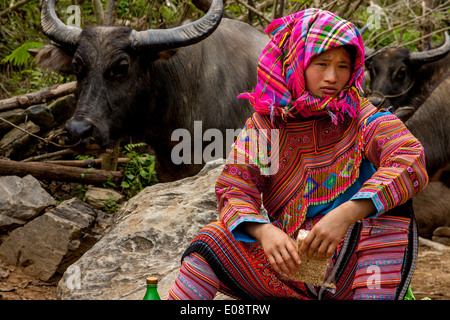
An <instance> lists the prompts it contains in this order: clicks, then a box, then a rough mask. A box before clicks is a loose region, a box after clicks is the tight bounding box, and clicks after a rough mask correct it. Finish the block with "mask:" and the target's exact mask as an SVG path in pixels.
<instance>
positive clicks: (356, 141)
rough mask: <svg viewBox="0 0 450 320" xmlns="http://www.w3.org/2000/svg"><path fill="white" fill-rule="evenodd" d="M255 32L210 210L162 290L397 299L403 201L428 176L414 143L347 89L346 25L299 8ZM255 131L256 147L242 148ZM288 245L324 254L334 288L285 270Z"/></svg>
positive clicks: (349, 41) (410, 225)
mask: <svg viewBox="0 0 450 320" xmlns="http://www.w3.org/2000/svg"><path fill="white" fill-rule="evenodd" d="M266 32H267V33H269V35H270V37H271V41H270V42H269V43H268V44H267V46H266V48H265V49H264V50H263V52H262V54H261V56H260V60H259V65H258V83H257V86H256V88H255V90H254V92H253V93H246V94H244V95H241V96H240V97H241V98H247V99H249V101H250V103H251V104H252V105H253V107H254V108H255V113H254V114H253V116H252V117H251V118H250V119H248V120H247V122H246V123H245V126H244V128H243V130H242V131H241V134H240V136H239V137H238V139H237V140H236V142H235V145H234V148H233V149H232V152H231V154H230V156H229V158H228V160H227V163H226V165H225V167H224V170H223V172H222V173H221V175H220V176H219V178H218V180H217V183H216V194H217V199H218V203H219V209H218V210H219V217H220V220H219V221H217V222H214V223H212V224H209V225H207V226H206V227H204V228H203V229H202V230H201V231H200V232H199V234H198V235H197V236H196V237H195V238H194V239H193V241H192V243H191V245H190V246H189V248H188V249H187V250H186V252H185V254H184V256H183V260H182V266H181V269H180V273H179V275H178V278H177V279H176V281H175V283H174V284H173V286H172V288H171V289H170V292H169V298H170V299H212V298H214V296H215V294H216V292H217V291H218V290H220V291H221V292H223V293H225V294H227V295H230V296H232V297H235V298H247V299H248V298H250V299H280V298H288V299H403V297H404V295H405V293H406V290H407V287H408V285H409V283H410V280H411V276H412V273H413V270H414V266H415V262H416V257H417V232H416V226H415V222H414V215H413V212H412V208H411V206H410V201H408V200H409V199H410V198H412V197H413V196H415V195H417V193H418V192H419V191H420V190H422V189H423V188H424V187H425V186H426V184H427V182H428V176H427V174H426V170H425V162H424V153H423V149H422V146H421V145H420V143H419V142H418V141H417V139H416V138H415V137H413V136H412V135H411V133H410V132H409V131H408V130H407V129H406V128H405V126H404V125H403V123H402V122H401V121H400V120H399V119H398V118H396V117H395V116H394V115H392V114H390V113H389V112H387V111H384V110H377V109H376V108H375V107H373V106H372V105H371V104H370V102H369V101H368V100H366V99H364V98H361V96H360V95H359V91H360V90H361V87H360V86H361V83H362V79H363V67H364V45H363V42H362V38H361V36H360V33H359V31H358V29H357V28H356V27H355V26H354V25H353V24H352V23H350V22H348V21H345V20H343V19H341V18H339V17H338V16H336V15H334V14H333V13H330V12H327V11H323V10H319V9H308V10H305V11H301V12H298V13H296V14H293V15H290V16H287V17H284V18H281V19H277V20H275V21H273V22H272V24H270V25H269V27H268V28H267V30H266ZM271 130H272V131H271ZM273 130H277V131H276V132H277V133H278V135H272V134H268V132H274V131H273ZM261 136H264V138H265V139H267V141H268V145H269V148H268V152H267V155H265V154H262V155H261V153H264V152H262V149H263V148H261V150H260V149H256V150H257V152H256V153H255V152H253V151H254V150H255V143H256V144H257V141H260V140H259V138H260V137H261ZM259 147H261V146H259ZM259 147H258V148H259ZM262 158H267V159H269V160H272V162H275V160H274V159H277V161H278V163H277V166H276V168H275V170H273V168H271V170H267V169H268V165H267V163H266V165H264V163H265V162H264V161H261V159H262ZM272 164H273V163H272ZM261 205H263V206H264V208H265V209H266V210H267V214H268V218H267V217H266V216H264V215H262V214H261V213H260V211H261V210H260V209H261ZM300 229H306V230H310V232H309V234H308V236H307V237H306V238H305V240H304V241H303V244H302V246H301V248H300V252H298V251H297V248H296V243H295V239H296V237H297V234H298V231H299V230H300ZM299 253H300V254H303V253H305V254H306V255H307V256H308V257H312V256H313V255H315V256H316V258H318V259H326V258H331V259H332V261H333V263H334V268H335V269H334V271H335V273H334V275H335V283H336V289H335V290H330V289H327V288H326V287H317V286H313V285H311V284H307V283H303V282H298V281H293V280H291V278H290V277H289V276H291V275H294V274H296V272H297V270H298V269H297V266H298V265H299V264H301V259H300V254H299Z"/></svg>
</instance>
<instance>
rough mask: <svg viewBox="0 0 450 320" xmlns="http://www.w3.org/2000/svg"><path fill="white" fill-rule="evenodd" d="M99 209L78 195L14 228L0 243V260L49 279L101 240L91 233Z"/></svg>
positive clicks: (32, 274)
mask: <svg viewBox="0 0 450 320" xmlns="http://www.w3.org/2000/svg"><path fill="white" fill-rule="evenodd" d="M96 216H97V213H96V210H95V209H93V208H92V207H91V206H89V205H87V204H85V203H84V202H83V201H81V200H80V199H78V198H73V199H70V200H66V201H64V202H63V203H61V204H60V205H59V206H57V207H55V208H54V209H52V210H50V211H49V212H46V213H45V214H43V215H41V216H39V217H37V218H35V219H33V220H32V221H30V222H28V223H27V224H26V225H25V226H23V227H20V228H17V229H15V230H13V231H12V232H11V233H10V234H9V235H8V237H7V238H6V240H5V241H3V242H2V244H1V245H0V260H1V261H2V262H3V263H5V264H9V265H14V266H19V267H21V268H22V270H23V272H24V273H26V274H28V275H31V276H34V277H36V278H38V279H40V280H43V281H48V280H49V279H51V278H52V277H53V276H54V275H55V274H56V273H57V272H60V273H61V274H62V273H63V272H64V271H65V270H66V269H67V267H68V266H69V265H71V264H72V263H73V262H74V261H76V260H77V259H78V258H79V257H80V256H81V255H82V254H83V253H84V252H86V251H87V250H88V249H89V248H91V247H92V245H94V243H95V242H97V241H98V238H99V237H96V236H95V235H93V234H91V233H90V227H91V226H92V225H93V222H94V221H95V218H96Z"/></svg>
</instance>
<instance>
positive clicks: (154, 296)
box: [142, 277, 161, 300]
mask: <svg viewBox="0 0 450 320" xmlns="http://www.w3.org/2000/svg"><path fill="white" fill-rule="evenodd" d="M157 289H158V278H155V277H148V278H147V292H145V296H144V299H142V300H161V298H160V297H159V294H158V290H157Z"/></svg>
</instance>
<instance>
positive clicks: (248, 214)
mask: <svg viewBox="0 0 450 320" xmlns="http://www.w3.org/2000/svg"><path fill="white" fill-rule="evenodd" d="M255 132H257V131H256V128H255V126H254V123H253V121H252V118H250V119H249V120H247V122H246V124H245V126H244V128H243V129H242V131H241V132H240V134H239V136H238V138H237V139H236V142H235V143H234V145H233V147H232V149H231V152H230V155H229V157H228V159H227V163H226V164H225V166H224V169H223V171H222V172H221V174H220V175H219V177H218V179H217V182H216V195H217V200H218V203H219V208H218V210H219V218H220V220H221V221H222V222H223V223H224V224H225V226H226V227H227V229H228V230H229V231H230V233H231V234H232V235H233V236H234V238H235V239H236V240H238V241H247V242H252V241H255V240H254V239H253V238H251V237H250V236H249V235H247V234H246V233H244V232H242V230H241V228H239V226H240V225H241V224H242V223H243V222H258V223H268V222H269V221H268V220H267V219H266V218H265V217H264V216H263V215H261V214H260V210H261V193H262V190H263V187H264V181H265V178H264V176H262V175H261V173H260V169H259V167H258V166H257V165H255V156H256V157H257V154H255V153H254V151H253V150H254V149H255V148H254V145H253V143H254V141H257V137H256V136H255ZM255 139H256V140H255ZM256 152H257V151H256Z"/></svg>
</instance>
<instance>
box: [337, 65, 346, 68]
mask: <svg viewBox="0 0 450 320" xmlns="http://www.w3.org/2000/svg"><path fill="white" fill-rule="evenodd" d="M339 68H340V69H347V68H348V66H346V65H342V66H339Z"/></svg>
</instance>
